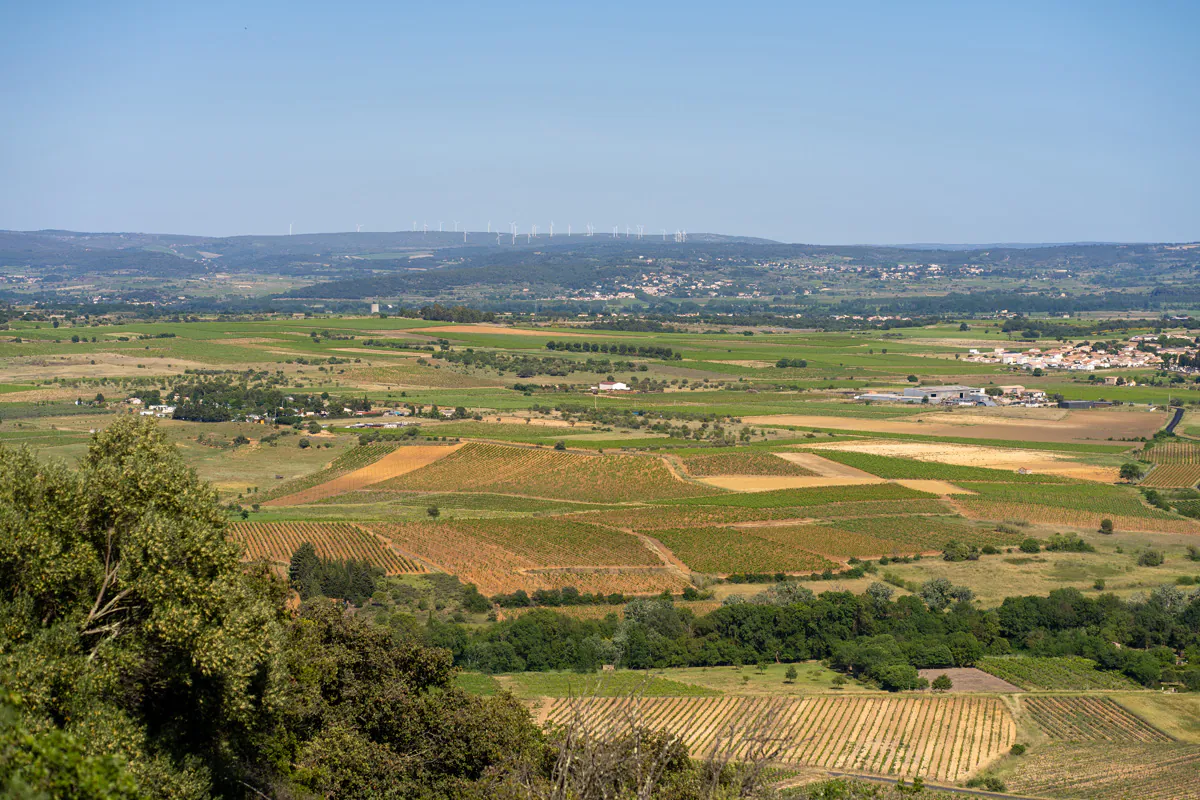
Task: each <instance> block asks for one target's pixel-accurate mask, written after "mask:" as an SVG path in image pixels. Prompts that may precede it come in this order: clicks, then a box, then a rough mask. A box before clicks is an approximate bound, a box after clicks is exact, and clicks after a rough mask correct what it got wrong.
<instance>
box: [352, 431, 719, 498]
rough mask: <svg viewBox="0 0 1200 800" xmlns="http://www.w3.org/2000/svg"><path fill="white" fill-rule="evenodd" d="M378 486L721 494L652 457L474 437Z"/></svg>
mask: <svg viewBox="0 0 1200 800" xmlns="http://www.w3.org/2000/svg"><path fill="white" fill-rule="evenodd" d="M376 488H378V489H381V490H385V491H386V490H393V489H394V490H405V491H426V492H490V493H496V494H516V495H527V496H533V497H542V498H550V499H556V500H580V501H585V502H595V503H604V502H629V501H638V500H642V501H645V500H664V499H670V498H676V497H691V496H695V495H711V494H718V493H719V490H717V489H713V488H711V487H707V486H702V485H699V484H696V483H688V482H686V481H682V480H680V479H678V478H676V477H675V476H674V475H673V474H671V471H670V470H669V469H667V466H666V465H665V464H664V463H663V462H662V460H661V459H659V458H655V457H649V456H648V457H639V456H617V455H595V456H593V455H585V454H582V453H570V452H562V451H556V450H549V449H535V448H528V447H509V446H506V445H498V444H482V443H478V442H472V443H470V444H467V445H466V446H465V447H463V448H462V449H461V450H459V451H457V452H455V453H454V454H452V455H450V456H448V457H446V458H445V459H442V460H441V461H439V462H437V463H435V464H431V465H430V466H428V467H425V468H424V469H419V470H417V471H415V472H411V473H409V474H407V475H403V476H401V477H399V478H397V479H395V480H390V481H387V482H385V483H383V484H380V485H379V486H378V487H376Z"/></svg>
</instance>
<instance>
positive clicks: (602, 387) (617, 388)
mask: <svg viewBox="0 0 1200 800" xmlns="http://www.w3.org/2000/svg"><path fill="white" fill-rule="evenodd" d="M592 391H596V392H628V391H629V386H628V384H625V383H622V382H621V381H600V383H599V385H597V386H593V387H592Z"/></svg>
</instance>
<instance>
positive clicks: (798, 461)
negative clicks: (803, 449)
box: [775, 453, 880, 482]
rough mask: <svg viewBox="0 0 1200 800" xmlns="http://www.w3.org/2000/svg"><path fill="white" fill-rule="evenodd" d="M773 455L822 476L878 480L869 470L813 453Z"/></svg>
mask: <svg viewBox="0 0 1200 800" xmlns="http://www.w3.org/2000/svg"><path fill="white" fill-rule="evenodd" d="M775 455H777V456H779V457H780V458H782V459H783V460H785V461H790V462H792V463H793V464H795V465H797V466H800V467H804V468H805V469H807V470H812V471H813V472H815V473H816V474H817V475H819V476H821V477H823V478H861V479H864V480H870V479H874V481H875V482H879V480H880V479H879V478H878V477H877V476H875V475H872V474H871V473H869V472H863V471H862V470H861V469H856V468H854V467H851V466H848V465H846V464H839V463H838V462H836V461H830V460H829V459H827V458H821V457H820V456H819V455H817V454H815V453H776V454H775Z"/></svg>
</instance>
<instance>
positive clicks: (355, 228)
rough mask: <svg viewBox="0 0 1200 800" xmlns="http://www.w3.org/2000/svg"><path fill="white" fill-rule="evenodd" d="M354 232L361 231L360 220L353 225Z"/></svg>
mask: <svg viewBox="0 0 1200 800" xmlns="http://www.w3.org/2000/svg"><path fill="white" fill-rule="evenodd" d="M354 232H355V233H362V223H361V222H360V223H358V224H357V225H355V226H354Z"/></svg>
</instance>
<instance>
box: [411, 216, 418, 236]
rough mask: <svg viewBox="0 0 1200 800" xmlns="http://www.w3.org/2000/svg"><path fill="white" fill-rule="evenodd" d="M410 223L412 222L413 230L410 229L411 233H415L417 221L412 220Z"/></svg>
mask: <svg viewBox="0 0 1200 800" xmlns="http://www.w3.org/2000/svg"><path fill="white" fill-rule="evenodd" d="M412 222H413V229H412V232H413V233H416V232H417V221H416V220H415V219H414V220H413V221H412Z"/></svg>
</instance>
